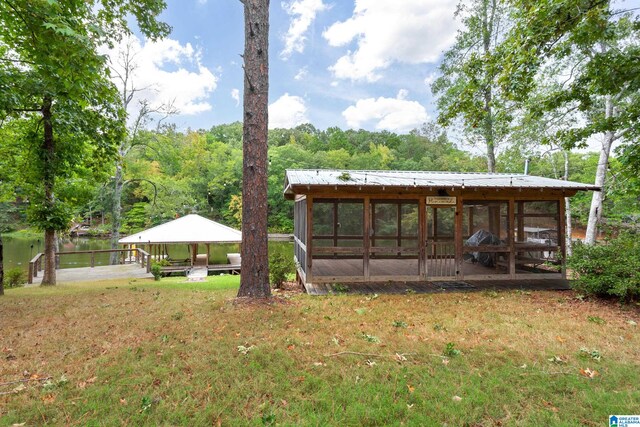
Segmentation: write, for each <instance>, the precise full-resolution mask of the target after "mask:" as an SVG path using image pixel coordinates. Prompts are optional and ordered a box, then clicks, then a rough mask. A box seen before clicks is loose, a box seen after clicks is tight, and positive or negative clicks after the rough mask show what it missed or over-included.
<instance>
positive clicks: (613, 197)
mask: <svg viewBox="0 0 640 427" xmlns="http://www.w3.org/2000/svg"><path fill="white" fill-rule="evenodd" d="M137 138H138V141H136V144H135V145H134V149H132V150H130V151H129V152H128V153H127V155H126V157H125V158H124V159H123V171H124V183H125V184H124V187H123V192H122V201H121V202H122V226H121V231H122V232H123V233H130V232H134V231H137V230H140V229H143V228H145V227H149V226H153V225H157V224H160V223H163V222H166V221H167V220H170V219H173V218H175V217H176V216H182V215H185V214H188V213H198V214H200V215H203V216H205V217H208V218H211V219H214V220H217V221H221V222H223V223H225V224H228V225H230V226H233V227H238V228H239V227H240V223H241V211H242V209H241V206H242V195H241V189H242V185H241V184H242V124H241V123H239V122H236V123H231V124H223V125H218V126H214V127H212V128H211V129H209V130H188V131H185V132H180V131H178V130H176V128H175V127H174V126H172V125H166V126H163V127H161V128H160V129H158V130H153V131H142V132H140V133H139V134H138V136H137ZM526 156H527V154H524V153H523V151H522V150H521V149H520V148H519V147H518V146H515V145H514V146H513V147H512V148H510V149H506V150H504V151H502V152H501V154H499V155H498V157H497V163H496V166H497V171H498V172H505V173H522V172H523V170H524V164H525V157H526ZM564 161H565V159H564V157H563V155H562V153H560V152H553V151H551V152H547V153H546V154H544V155H540V154H538V155H536V156H534V157H532V158H531V161H530V167H529V172H530V173H531V174H535V175H540V176H547V177H553V178H560V177H561V176H562V173H563V168H564ZM597 162H598V153H571V154H570V155H569V164H570V175H569V179H571V180H575V181H581V182H586V183H589V182H591V181H592V180H593V176H594V172H595V168H596V165H597ZM485 163H486V160H485V157H484V156H483V155H481V154H477V155H475V154H473V153H471V152H469V151H466V150H463V149H461V148H459V147H457V145H456V144H455V143H454V142H452V141H451V140H450V139H449V138H448V136H447V134H446V132H444V131H443V130H442V129H440V128H439V127H437V126H436V125H433V124H426V125H424V126H423V127H422V128H421V129H417V130H414V131H412V132H410V133H408V134H403V135H399V134H395V133H392V132H388V131H380V132H370V131H365V130H357V131H356V130H341V129H339V128H336V127H332V128H328V129H327V130H319V129H316V128H315V127H314V126H313V125H310V124H305V125H301V126H298V127H296V128H294V129H274V130H270V131H269V194H268V200H269V229H270V231H271V232H291V231H292V228H293V212H292V208H293V206H292V203H291V202H290V201H287V200H285V199H284V197H283V194H282V191H283V182H284V175H285V170H286V169H301V168H305V169H316V168H322V169H331V168H333V169H366V170H429V171H463V172H477V171H482V170H484V168H485ZM616 168H619V165H618V163H617V161H616V160H615V159H613V161H612V162H611V169H612V172H613V173H612V176H613V179H612V180H611V182H610V183H609V185H608V188H607V198H606V209H607V211H606V218H607V219H608V221H618V222H630V221H634V220H637V218H638V212H636V211H634V202H635V201H636V199H637V196H636V195H634V194H635V193H634V192H633V191H630V187H629V182H628V178H627V177H625V176H624V175H623V174H617V173H616ZM111 174H112V171H111V169H107V171H106V172H105V173H104V174H103V175H102V176H101V177H99V178H97V179H95V178H94V179H93V180H90V181H87V180H84V179H82V177H79V176H78V177H75V181H77V182H78V183H81V184H79V185H73V181H74V179H72V180H70V189H71V190H70V191H72V192H73V197H72V198H67V199H68V200H73V205H74V206H73V209H74V221H75V222H82V221H85V222H86V221H89V219H90V218H91V219H92V224H93V226H94V227H95V230H96V231H97V232H102V233H105V234H106V233H108V232H109V230H110V226H109V224H110V222H111V218H112V210H113V191H114V182H113V181H114V178H113V176H111ZM18 196H19V195H18ZM17 201H18V203H12V204H5V207H4V209H2V211H3V212H4V214H3V216H4V220H3V222H4V223H5V228H7V226H6V224H15V222H14V221H13V220H12V219H11V218H15V216H16V215H18V216H20V212H22V208H24V207H26V206H25V205H26V204H27V203H26V202H27V201H26V200H23V199H20V197H18V198H17ZM589 203H590V194H578V195H577V196H575V197H574V198H573V212H574V218H575V221H576V222H577V223H578V224H584V223H585V221H586V217H587V215H588V209H589ZM103 222H104V225H103Z"/></svg>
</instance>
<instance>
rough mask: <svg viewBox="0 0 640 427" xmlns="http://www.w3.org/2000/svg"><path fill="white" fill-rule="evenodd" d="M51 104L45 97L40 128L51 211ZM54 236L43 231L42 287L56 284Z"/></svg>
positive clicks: (46, 195) (46, 201)
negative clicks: (42, 135) (42, 132)
mask: <svg viewBox="0 0 640 427" xmlns="http://www.w3.org/2000/svg"><path fill="white" fill-rule="evenodd" d="M51 104H52V101H51V98H49V97H45V99H44V102H43V105H42V127H43V130H44V139H43V145H42V152H43V154H44V162H43V168H44V171H43V185H44V204H45V207H46V209H53V206H54V203H55V200H54V196H53V189H54V184H55V174H54V169H55V165H54V161H55V158H54V157H55V145H54V140H53V123H51ZM55 234H56V230H54V229H53V228H46V229H45V230H44V273H43V275H42V283H41V285H42V286H46V285H55V284H56V246H55V245H56V242H55Z"/></svg>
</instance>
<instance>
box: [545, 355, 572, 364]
mask: <svg viewBox="0 0 640 427" xmlns="http://www.w3.org/2000/svg"><path fill="white" fill-rule="evenodd" d="M547 360H548V361H549V362H551V363H557V364H558V365H560V364H563V363H567V358H566V357H564V356H553V357H550V358H549V359H547Z"/></svg>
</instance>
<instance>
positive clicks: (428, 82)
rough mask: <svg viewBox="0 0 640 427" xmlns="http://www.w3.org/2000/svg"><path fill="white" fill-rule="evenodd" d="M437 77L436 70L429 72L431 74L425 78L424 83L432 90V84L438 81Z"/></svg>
mask: <svg viewBox="0 0 640 427" xmlns="http://www.w3.org/2000/svg"><path fill="white" fill-rule="evenodd" d="M437 78H438V74H437V73H436V72H435V71H434V72H432V73H429V75H428V76H427V77H425V78H424V85H425V86H427V88H428V89H429V90H431V85H432V84H433V82H435V81H436V79H437Z"/></svg>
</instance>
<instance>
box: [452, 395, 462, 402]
mask: <svg viewBox="0 0 640 427" xmlns="http://www.w3.org/2000/svg"><path fill="white" fill-rule="evenodd" d="M451 400H453V401H454V402H460V401H461V400H462V398H461V397H460V396H453V397H452V398H451Z"/></svg>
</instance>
